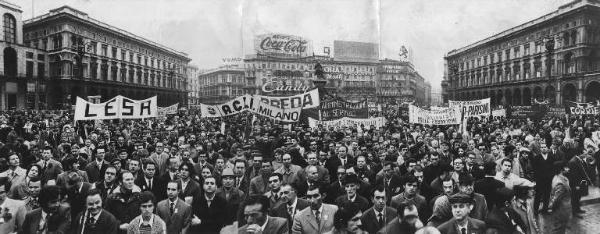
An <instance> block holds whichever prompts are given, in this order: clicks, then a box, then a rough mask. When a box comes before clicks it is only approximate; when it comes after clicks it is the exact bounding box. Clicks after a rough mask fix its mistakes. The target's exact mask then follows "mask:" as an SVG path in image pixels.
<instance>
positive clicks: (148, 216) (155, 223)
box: [127, 191, 167, 234]
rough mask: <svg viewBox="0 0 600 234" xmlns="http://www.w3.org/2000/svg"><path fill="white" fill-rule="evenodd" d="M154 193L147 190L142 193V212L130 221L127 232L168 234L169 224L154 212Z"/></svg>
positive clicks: (128, 233) (132, 233)
mask: <svg viewBox="0 0 600 234" xmlns="http://www.w3.org/2000/svg"><path fill="white" fill-rule="evenodd" d="M154 204H155V202H154V195H153V194H152V192H149V191H145V192H142V194H140V211H141V214H140V215H139V216H137V217H135V218H134V219H133V220H131V222H129V227H128V228H127V234H167V225H166V224H165V222H164V221H163V220H162V219H161V218H160V217H158V215H155V214H154V207H155V205H154Z"/></svg>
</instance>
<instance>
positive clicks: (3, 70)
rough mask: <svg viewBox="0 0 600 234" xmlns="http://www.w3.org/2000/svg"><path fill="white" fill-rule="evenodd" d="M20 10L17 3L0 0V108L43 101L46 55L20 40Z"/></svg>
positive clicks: (35, 105) (41, 104)
mask: <svg viewBox="0 0 600 234" xmlns="http://www.w3.org/2000/svg"><path fill="white" fill-rule="evenodd" d="M21 13H22V11H21V9H20V7H19V6H17V5H14V4H11V3H9V2H6V1H0V15H1V16H2V29H3V30H1V31H0V53H1V55H0V63H1V64H3V66H0V110H7V109H34V108H43V107H44V106H45V105H46V100H47V95H46V85H47V84H46V81H47V77H48V73H47V67H48V58H47V56H46V53H45V51H43V50H39V49H35V48H28V47H27V46H25V45H24V44H23V31H22V29H23V20H22V18H21V17H22V16H21Z"/></svg>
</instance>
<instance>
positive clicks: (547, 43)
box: [536, 36, 554, 100]
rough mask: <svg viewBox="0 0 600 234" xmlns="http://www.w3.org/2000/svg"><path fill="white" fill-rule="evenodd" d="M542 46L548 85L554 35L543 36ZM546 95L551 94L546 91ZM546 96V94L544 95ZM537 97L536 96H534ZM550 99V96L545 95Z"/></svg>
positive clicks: (550, 75)
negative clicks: (544, 48) (544, 49)
mask: <svg viewBox="0 0 600 234" xmlns="http://www.w3.org/2000/svg"><path fill="white" fill-rule="evenodd" d="M544 46H545V47H546V77H547V79H548V85H551V84H552V81H553V80H552V53H553V52H554V37H552V36H548V37H546V38H544ZM547 95H552V94H550V93H548V94H547ZM544 96H546V94H545V95H544ZM536 98H537V97H536ZM546 99H548V100H551V99H552V97H546Z"/></svg>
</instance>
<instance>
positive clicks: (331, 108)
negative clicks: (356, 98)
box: [321, 98, 369, 121]
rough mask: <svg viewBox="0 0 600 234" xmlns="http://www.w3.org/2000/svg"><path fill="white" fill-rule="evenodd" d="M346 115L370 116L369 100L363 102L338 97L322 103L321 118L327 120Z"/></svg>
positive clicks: (353, 116) (363, 117)
mask: <svg viewBox="0 0 600 234" xmlns="http://www.w3.org/2000/svg"><path fill="white" fill-rule="evenodd" d="M344 117H348V118H362V119H365V118H368V117H369V106H368V104H367V100H363V101H361V102H348V101H345V100H342V99H341V98H336V99H333V100H328V101H324V102H323V103H321V120H323V121H327V120H334V119H340V118H344Z"/></svg>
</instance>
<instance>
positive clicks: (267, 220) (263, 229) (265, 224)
mask: <svg viewBox="0 0 600 234" xmlns="http://www.w3.org/2000/svg"><path fill="white" fill-rule="evenodd" d="M268 222H269V215H267V218H266V220H265V223H264V224H263V225H262V226H260V230H262V231H263V232H264V231H265V228H266V227H267V223H268Z"/></svg>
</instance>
